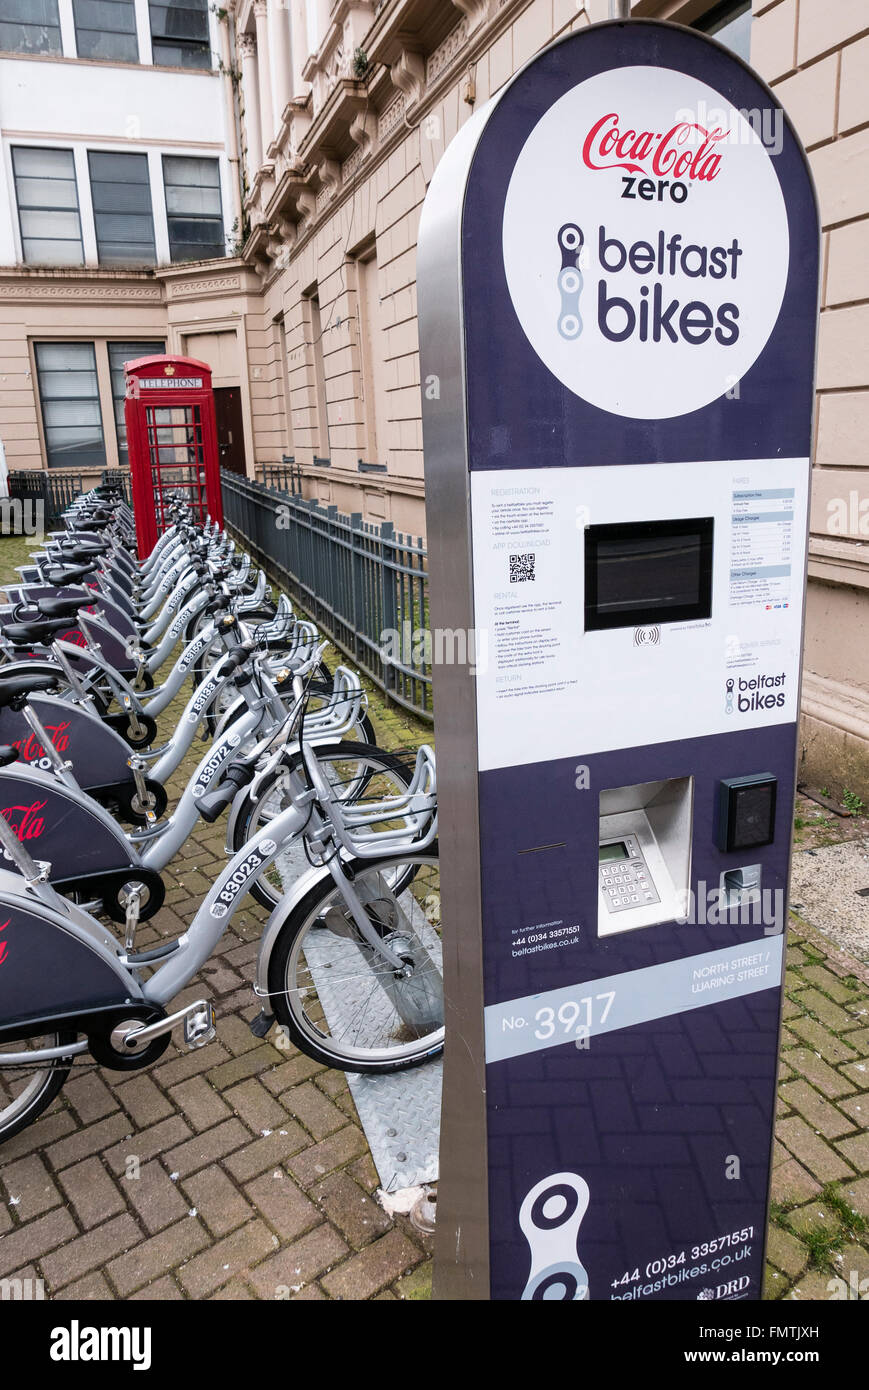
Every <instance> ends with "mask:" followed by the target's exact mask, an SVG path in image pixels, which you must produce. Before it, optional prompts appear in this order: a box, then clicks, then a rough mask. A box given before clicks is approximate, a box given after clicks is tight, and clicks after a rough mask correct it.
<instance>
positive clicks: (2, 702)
mask: <svg viewBox="0 0 869 1390" xmlns="http://www.w3.org/2000/svg"><path fill="white" fill-rule="evenodd" d="M56 688H57V678H56V677H55V676H36V675H33V676H9V677H7V679H6V680H0V709H6V708H7V706H9V707H10V708H11V709H16V708H20V707H21V705H23V704H26V703H27V701H28V700H29V698H30V696H31V695H36V694H37V693H38V692H39V691H40V690H55V689H56ZM4 750H5V751H6V752H8V751H9V749H8V748H7V746H6V745H5V744H4V745H2V747H0V753H2V752H3V751H4ZM12 751H13V752H15V754H16V757H17V756H18V755H17V751H16V750H15V749H13V750H12ZM7 761H8V762H14V761H15V759H14V758H9V759H8V760H7ZM0 765H2V766H3V767H5V766H6V763H2V764H0Z"/></svg>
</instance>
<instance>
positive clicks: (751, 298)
mask: <svg viewBox="0 0 869 1390" xmlns="http://www.w3.org/2000/svg"><path fill="white" fill-rule="evenodd" d="M772 117H778V118H779V119H780V113H778V112H773V111H771V110H767V111H766V112H746V113H741V112H739V111H738V110H737V109H736V108H735V107H733V106H731V105H730V104H729V102H728V101H726V99H725V98H724V97H722V96H721V94H720V93H719V92H716V91H715V90H714V88H712V87H709V86H707V85H706V83H703V82H699V81H697V79H696V78H692V77H690V76H688V75H687V74H685V73H680V72H675V71H673V70H672V69H669V68H649V67H625V68H619V69H617V70H615V71H614V72H606V73H599V74H598V75H597V76H595V77H591V78H589V79H588V80H587V81H585V82H581V83H580V84H579V85H578V86H576V87H574V88H572V90H571V91H569V92H567V93H566V94H565V95H564V96H563V97H561V98H560V100H558V101H557V102H555V104H554V105H553V106H551V107H550V109H549V110H548V111H547V112H546V114H545V115H544V116H543V117H542V118H541V120H540V121H539V122H538V124H537V125H536V126H535V127H534V129H533V131H532V132H531V134H530V135H529V137H528V139H527V140H526V142H525V144H524V146H523V147H522V150H521V152H520V154H519V158H518V159H517V161H516V165H515V168H514V170H513V174H512V176H511V179H510V185H509V188H508V190H507V198H506V202H505V206H504V223H503V255H504V268H505V271H506V275H507V284H508V287H509V291H510V296H511V299H512V301H513V307H514V308H515V310H516V314H517V315H518V318H519V322H520V323H521V325H522V328H523V330H524V332H525V335H526V337H527V338H528V340H529V342H530V343H531V346H532V347H533V348H534V351H535V352H536V353H537V355H538V357H540V358H541V360H542V361H543V362H544V363H545V364H546V366H547V367H548V368H549V370H550V371H551V372H552V373H553V374H554V375H555V376H556V377H557V378H558V380H559V381H560V382H562V384H563V385H564V386H566V387H567V388H568V389H569V390H570V391H572V392H574V394H575V395H577V396H580V397H582V399H583V400H586V401H588V402H589V403H590V404H592V405H594V406H597V407H598V408H599V409H601V410H608V411H611V412H612V413H613V414H615V415H623V416H628V417H630V418H634V419H654V420H660V419H664V418H666V417H669V416H676V415H685V414H687V413H688V412H689V411H693V410H699V409H700V408H701V407H702V406H705V405H708V404H709V403H710V402H711V401H714V400H716V399H717V398H718V397H719V396H722V395H725V394H727V392H728V391H730V392H731V393H733V394H734V395H737V394H738V390H737V383H738V382H739V380H740V378H741V377H743V376H744V375H745V373H746V372H747V371H748V370H749V368H750V367H751V366H752V364H753V363H754V362H755V361H756V360H757V358H758V357H759V355H760V353H761V352H762V350H763V347H764V345H765V344H766V342H767V339H768V338H769V335H770V333H771V332H772V329H773V327H774V325H775V322H776V319H777V317H778V314H779V310H780V308H781V303H782V298H783V295H784V289H785V284H786V281H787V273H788V261H789V239H788V226H787V212H786V209H785V204H784V199H783V198H782V194H781V189H780V187H779V182H778V179H777V178H776V175H775V171H774V168H773V159H774V156H775V154H776V152H777V150H778V149H779V148H780V142H781V139H782V135H783V132H782V130H781V127H780V126H777V125H776V124H775V121H774V120H771V118H772Z"/></svg>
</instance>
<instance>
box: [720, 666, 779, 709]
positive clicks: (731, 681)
mask: <svg viewBox="0 0 869 1390" xmlns="http://www.w3.org/2000/svg"><path fill="white" fill-rule="evenodd" d="M786 685H787V675H786V673H785V672H784V671H781V672H780V673H779V674H778V675H775V676H769V675H762V676H737V677H734V676H728V677H727V680H726V681H725V682H724V713H725V714H761V713H763V711H764V710H776V709H783V708H784V706H785V703H786V701H787V691H786V689H785V686H786Z"/></svg>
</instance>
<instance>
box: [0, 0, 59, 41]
mask: <svg viewBox="0 0 869 1390" xmlns="http://www.w3.org/2000/svg"><path fill="white" fill-rule="evenodd" d="M0 49H3V50H4V51H5V52H7V53H60V51H61V44H60V19H59V17H58V13H57V0H0Z"/></svg>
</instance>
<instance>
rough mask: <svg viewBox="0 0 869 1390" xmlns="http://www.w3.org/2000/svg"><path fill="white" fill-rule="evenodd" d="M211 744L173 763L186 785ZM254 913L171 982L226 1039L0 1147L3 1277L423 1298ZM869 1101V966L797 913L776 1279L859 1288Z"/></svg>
mask: <svg viewBox="0 0 869 1390" xmlns="http://www.w3.org/2000/svg"><path fill="white" fill-rule="evenodd" d="M4 551H5V547H4ZM5 558H6V556H5V553H4V554H3V555H0V560H5ZM11 563H12V564H18V563H21V559H20V558H19V557H17V556H16V558H15V559H14V560H12V561H11ZM3 572H5V573H6V574H8V573H9V572H10V571H9V569H8V568H7V566H6V565H5V564H4V565H0V577H2V573H3ZM181 703H183V701H176V702H175V705H174V706H173V707H172V708H171V709H170V710H169V711H167V712H166V714H165V715H164V716H163V718H162V719H161V721H160V723H161V729H160V734H161V736H163V735H165V734H166V733H167V732H168V730H169V729H171V727H172V726H173V716H174V717H177V712H178V709H179V708H180V705H181ZM371 712H372V714H373V718H374V721H375V725H376V727H377V732H378V738H379V741H380V742H381V743H382V744H383V745H384V746H386V747H390V748H396V747H402V746H408V745H411V744H415V743H418V742H419V741H420V740H421V739H423V738H429V737H430V731H429V730H427V729H425V728H423V727H422V726H419V725H417V724H416V723H415V722H414V721H413V720H412V719H410V718H409V717H408V716H406V715H404V714H403V713H401V712H398V711H395V710H392V709H389V708H387V707H385V705H384V703H383V701H382V700H380V699H379V697H376V696H375V695H372V710H371ZM202 750H203V745H202V744H197V745H196V749H195V750H194V752H193V753H192V754H191V755H190V756H188V758H187V760H186V761H185V764H184V766H183V768H182V769H179V772H178V773H176V775H175V776H174V777H173V778H172V779H171V781H170V792H171V793H173V794H174V795H175V796H176V797H177V795H178V793H179V792H180V789H181V786H182V785H183V782H184V780H186V776H187V775H188V774H189V771H190V770H191V768H192V766H194V765H195V762H196V760H197V758H198V757H199V756H201V752H202ZM223 835H224V824H223V822H218V824H217V825H216V826H211V827H208V826H205V825H200V826H199V827H198V828H197V831H196V833H195V834H194V836H193V837H192V838H191V839H190V840H189V841H188V843H187V845H186V846H185V848H184V850H183V852H182V853H181V854H180V855H179V856H178V857H177V859H176V860H175V861H174V862H173V864H172V865H171V867H170V869H169V870H167V874H166V877H167V883H168V884H169V885H170V888H169V892H168V893H167V904H166V906H165V907H164V908H163V909H162V911H161V912H160V913H159V914H158V915H157V917H156V918H155V919H154V921H153V922H152V923H148V924H146V925H145V926H144V927H143V928H142V929H141V930H140V934H139V944H140V945H141V946H142V947H145V946H148V945H150V944H153V943H155V942H157V941H158V940H161V939H164V938H165V937H167V936H170V935H174V934H176V933H177V932H179V931H181V930H183V928H184V927H185V926H186V925H187V924H188V923H189V921H190V920H191V919H192V917H193V914H194V912H195V910H196V906H197V904H198V898H199V894H200V892H201V889H202V887H203V885H204V884H206V883H208V882H210V881H211V878H212V876H213V874H214V872H215V871H216V870H218V869H219V868H220V867H221V866H222V865H223V863H224V862H225V858H224V853H223ZM264 917H265V914H264V913H263V912H262V910H261V909H259V908H258V907H257V905H256V904H255V903H253V901H252V900H250V899H248V900H247V901H246V903H245V904H244V906H243V908H242V910H240V911H239V912H238V913H237V915H236V917H235V919H234V920H233V922H232V925H231V927H230V928H229V929H228V930H227V932H226V934H225V936H224V938H223V940H222V942H221V943H220V947H219V949H218V952H217V954H216V955H215V956H214V957H213V958H212V960H210V961H209V962H208V963H207V964H206V965H205V967H204V968H203V970H202V973H201V975H200V976H199V977H198V978H197V979H196V980H194V981H192V982H191V984H190V985H189V986H188V988H187V989H186V990H185V991H184V994H183V996H182V1001H186V1000H189V999H193V998H195V997H196V996H197V995H199V994H207V995H209V996H210V997H211V998H212V999H213V1000H214V1003H215V1007H216V1010H217V1014H218V1038H217V1041H215V1042H213V1043H211V1044H209V1045H208V1046H207V1047H205V1048H203V1049H201V1050H200V1051H197V1052H187V1051H186V1050H184V1051H182V1050H181V1049H179V1048H178V1047H176V1045H175V1043H174V1042H173V1043H172V1044H171V1045H170V1047H169V1049H168V1050H167V1052H166V1053H165V1054H164V1056H163V1057H162V1058H160V1060H159V1061H158V1062H157V1063H155V1064H154V1065H153V1066H152V1067H151V1068H149V1069H148V1070H146V1071H144V1072H136V1073H124V1074H122V1073H114V1072H108V1071H106V1070H104V1069H98V1068H90V1067H85V1068H82V1069H79V1067H78V1066H77V1067H76V1070H75V1071H74V1072H73V1076H72V1077H71V1079H70V1081H69V1082H68V1084H67V1086H66V1087H65V1088H64V1091H63V1092H62V1093H61V1095H60V1096H59V1097H58V1099H57V1101H55V1103H54V1105H53V1106H52V1108H51V1110H50V1111H48V1112H47V1113H46V1114H45V1115H43V1116H42V1117H41V1118H40V1119H39V1120H38V1121H37V1122H36V1124H35V1125H33V1126H31V1127H30V1129H28V1130H26V1131H25V1132H24V1133H23V1134H21V1135H19V1136H17V1137H16V1138H15V1139H13V1140H11V1141H10V1142H9V1143H8V1144H7V1145H5V1146H4V1148H3V1152H2V1158H0V1278H10V1277H12V1278H21V1279H26V1278H31V1279H41V1280H43V1281H44V1284H45V1290H46V1294H47V1296H48V1297H50V1298H54V1299H76V1300H78V1299H82V1300H98V1301H99V1300H110V1299H117V1298H121V1299H127V1298H130V1299H139V1298H145V1299H178V1298H192V1299H210V1298H215V1299H249V1298H255V1299H311V1298H313V1299H372V1298H374V1299H383V1298H386V1299H426V1298H428V1297H429V1296H430V1282H431V1249H430V1241H429V1240H428V1239H427V1238H426V1237H425V1236H423V1235H421V1234H420V1233H419V1232H418V1231H416V1230H415V1229H414V1228H413V1227H412V1226H411V1224H410V1222H409V1221H408V1220H407V1219H406V1218H404V1217H397V1218H394V1219H393V1218H390V1217H388V1216H387V1215H386V1214H385V1213H384V1212H383V1210H382V1209H381V1208H380V1206H379V1205H378V1204H377V1202H376V1200H375V1197H374V1192H375V1189H376V1188H377V1186H378V1179H377V1174H376V1172H375V1170H374V1166H373V1164H372V1161H371V1157H370V1154H369V1152H368V1146H367V1143H366V1140H365V1136H364V1134H363V1132H362V1130H361V1128H360V1126H359V1121H358V1117H357V1115H356V1112H355V1109H354V1106H353V1102H352V1099H351V1096H350V1092H349V1090H348V1088H347V1084H346V1079H345V1078H344V1076H343V1074H341V1073H336V1072H334V1071H330V1070H328V1069H326V1068H321V1067H319V1066H318V1065H317V1064H316V1063H314V1062H312V1061H311V1060H310V1059H309V1058H307V1057H305V1056H303V1055H302V1054H300V1053H298V1052H296V1051H295V1049H293V1048H291V1047H282V1048H280V1049H278V1048H277V1047H274V1046H272V1045H271V1043H270V1042H268V1041H266V1042H262V1041H260V1040H259V1039H257V1038H255V1037H253V1035H252V1034H251V1033H250V1030H249V1028H248V1026H247V1025H248V1021H249V1020H250V1019H251V1018H252V1017H253V1016H254V1015H255V1013H257V1012H258V1006H257V1005H256V1003H255V1002H254V1000H253V998H252V994H251V989H250V979H251V971H252V963H253V961H254V959H255V954H256V943H257V940H258V936H259V932H260V929H261V926H262V922H263V920H264ZM867 1118H869V970H867V968H866V967H865V966H863V965H861V964H859V963H858V962H857V961H854V960H852V959H851V958H850V957H847V956H845V955H844V954H843V953H842V952H841V951H838V950H837V949H836V948H834V947H833V946H832V944H831V943H830V942H829V941H827V940H826V939H825V938H824V937H823V935H822V934H821V932H820V931H818V930H817V926H812V925H810V924H808V923H805V922H802V921H799V922H795V923H794V925H793V926H792V930H791V934H790V937H789V949H788V970H787V1001H786V1007H785V1028H784V1032H783V1040H782V1052H781V1077H780V1088H779V1115H778V1120H777V1128H776V1140H777V1142H776V1145H775V1153H774V1170H773V1207H772V1218H771V1226H770V1237H769V1248H768V1268H767V1279H766V1297H768V1298H785V1299H788V1298H790V1299H801V1300H810V1299H826V1298H830V1297H831V1296H833V1295H837V1296H843V1297H844V1296H850V1297H857V1296H860V1297H864V1298H865V1297H869V1137H867V1124H866V1121H867ZM836 1280H838V1281H839V1282H838V1283H836V1282H831V1281H836Z"/></svg>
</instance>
